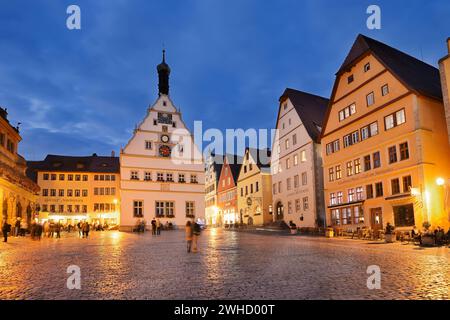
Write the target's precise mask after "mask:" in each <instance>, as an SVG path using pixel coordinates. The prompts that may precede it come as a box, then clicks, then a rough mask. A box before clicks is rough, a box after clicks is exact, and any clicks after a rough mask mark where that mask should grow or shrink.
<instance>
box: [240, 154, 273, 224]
mask: <svg viewBox="0 0 450 320" xmlns="http://www.w3.org/2000/svg"><path fill="white" fill-rule="evenodd" d="M237 197H238V210H239V217H243V223H244V224H247V225H256V226H261V225H264V224H266V223H269V222H272V221H273V217H272V209H271V208H272V175H271V171H270V151H269V150H267V149H265V150H258V149H251V148H246V150H245V154H244V159H243V163H242V166H241V170H240V173H239V177H238V182H237Z"/></svg>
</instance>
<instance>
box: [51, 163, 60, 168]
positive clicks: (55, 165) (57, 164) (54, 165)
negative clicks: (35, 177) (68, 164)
mask: <svg viewBox="0 0 450 320" xmlns="http://www.w3.org/2000/svg"><path fill="white" fill-rule="evenodd" d="M61 166H62V163H61V162H55V163H53V167H54V168H59V167H61Z"/></svg>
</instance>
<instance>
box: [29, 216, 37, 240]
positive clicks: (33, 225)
mask: <svg viewBox="0 0 450 320" xmlns="http://www.w3.org/2000/svg"><path fill="white" fill-rule="evenodd" d="M36 228H37V224H36V221H33V222H32V223H31V227H30V236H31V240H34V238H35V237H36Z"/></svg>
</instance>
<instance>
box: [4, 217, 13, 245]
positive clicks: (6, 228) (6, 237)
mask: <svg viewBox="0 0 450 320" xmlns="http://www.w3.org/2000/svg"><path fill="white" fill-rule="evenodd" d="M9 232H11V225H10V224H9V223H8V222H6V221H5V222H3V225H2V233H3V238H4V240H3V242H8V233H9Z"/></svg>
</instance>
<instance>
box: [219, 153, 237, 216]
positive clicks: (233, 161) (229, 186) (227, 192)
mask: <svg viewBox="0 0 450 320" xmlns="http://www.w3.org/2000/svg"><path fill="white" fill-rule="evenodd" d="M241 165H242V158H241V157H238V156H232V155H226V156H225V157H224V161H223V165H222V171H221V172H220V177H219V184H218V186H217V207H218V216H219V220H221V222H220V224H224V225H229V224H235V223H241V222H242V218H243V217H240V216H239V214H238V197H237V181H238V177H239V171H240V169H241Z"/></svg>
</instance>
